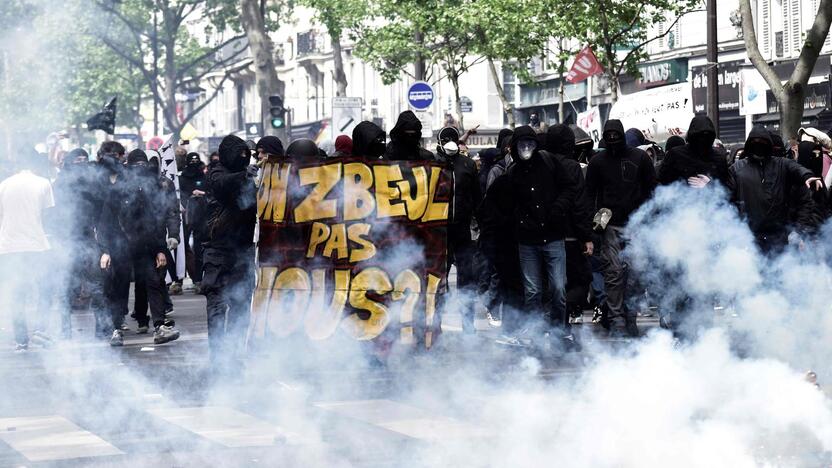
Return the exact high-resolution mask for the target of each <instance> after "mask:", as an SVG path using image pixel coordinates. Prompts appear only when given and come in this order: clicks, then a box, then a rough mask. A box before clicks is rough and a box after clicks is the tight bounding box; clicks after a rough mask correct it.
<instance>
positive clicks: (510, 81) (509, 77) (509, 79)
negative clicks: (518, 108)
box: [503, 66, 517, 103]
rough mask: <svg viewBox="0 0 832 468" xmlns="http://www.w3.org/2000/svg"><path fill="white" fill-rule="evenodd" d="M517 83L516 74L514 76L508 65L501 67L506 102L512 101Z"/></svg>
mask: <svg viewBox="0 0 832 468" xmlns="http://www.w3.org/2000/svg"><path fill="white" fill-rule="evenodd" d="M516 85H517V76H515V74H514V72H513V71H512V70H511V68H509V67H505V66H504V67H503V92H504V93H505V95H506V99H508V102H510V103H514V99H515V95H516V93H515V90H514V88H515V86H516Z"/></svg>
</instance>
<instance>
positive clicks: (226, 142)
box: [219, 135, 251, 172]
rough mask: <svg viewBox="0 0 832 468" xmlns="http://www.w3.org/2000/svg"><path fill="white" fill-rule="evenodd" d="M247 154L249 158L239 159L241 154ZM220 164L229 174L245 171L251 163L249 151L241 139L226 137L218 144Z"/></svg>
mask: <svg viewBox="0 0 832 468" xmlns="http://www.w3.org/2000/svg"><path fill="white" fill-rule="evenodd" d="M244 151H245V152H247V154H249V157H248V158H246V157H240V155H241V154H242V153H243V152H244ZM219 154H220V164H222V165H223V167H225V168H226V169H228V170H229V171H231V172H240V171H243V170H245V168H246V167H247V166H248V165H249V162H250V161H251V150H249V149H248V145H247V144H246V142H245V141H243V139H242V138H240V137H238V136H236V135H227V136H226V137H225V138H223V139H222V141H221V142H220V147H219Z"/></svg>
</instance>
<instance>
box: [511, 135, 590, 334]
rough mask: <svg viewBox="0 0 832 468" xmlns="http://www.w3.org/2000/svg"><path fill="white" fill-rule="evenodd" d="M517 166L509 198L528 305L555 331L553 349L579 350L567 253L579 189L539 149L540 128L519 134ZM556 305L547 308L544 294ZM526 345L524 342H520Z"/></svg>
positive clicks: (513, 167)
mask: <svg viewBox="0 0 832 468" xmlns="http://www.w3.org/2000/svg"><path fill="white" fill-rule="evenodd" d="M510 154H511V157H512V159H513V163H512V164H511V165H510V166H509V167H508V168H507V170H506V174H505V176H506V177H507V178H508V184H509V199H510V203H511V212H512V213H513V221H514V228H515V235H516V238H517V242H518V252H519V256H520V272H521V275H522V279H523V288H524V299H525V300H524V303H525V308H526V310H527V312H535V313H542V314H543V317H544V318H545V320H546V322H547V324H548V326H549V327H551V333H552V335H551V336H550V339H552V338H553V339H554V341H553V342H552V343H549V344H551V345H552V346H554V347H556V348H557V349H566V350H577V349H579V345H578V343H577V341H576V340H575V339H574V336H572V335H571V334H570V333H569V332H568V330H567V329H566V326H567V324H568V320H567V315H566V300H565V291H564V289H565V286H566V251H565V247H564V238H565V237H566V226H567V224H568V221H567V220H568V215H569V213H570V211H571V210H572V207H573V203H574V200H575V196H576V191H577V188H576V187H575V184H574V182H573V180H572V178H571V177H570V175H569V173H568V172H567V171H566V169H564V167H563V164H561V162H560V161H558V159H557V158H556V157H555V156H554V155H552V154H550V153H548V152H546V151H544V150H543V148H540V147H539V146H538V140H537V138H536V134H535V131H534V129H532V128H531V127H528V126H523V127H518V128H517V129H515V130H514V136H513V137H512V140H511V153H510ZM547 288H548V291H549V295H550V297H551V299H552V300H551V305H550V306H549V307H546V308H545V309H544V301H543V297H544V293H545V292H546V291H547ZM514 339H515V340H519V341H520V342H521V343H522V342H523V341H524V340H525V338H523V337H515V338H514Z"/></svg>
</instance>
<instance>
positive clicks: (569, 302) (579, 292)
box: [546, 124, 594, 329]
mask: <svg viewBox="0 0 832 468" xmlns="http://www.w3.org/2000/svg"><path fill="white" fill-rule="evenodd" d="M546 151H548V152H549V153H551V154H553V155H554V156H555V157H556V158H557V159H558V161H559V162H560V163H561V164H562V165H563V168H564V170H565V171H566V173H567V174H568V175H569V177H570V179H571V180H572V184H573V185H574V186H575V192H576V195H575V201H574V204H573V208H572V209H571V210H570V211H569V212H568V213H567V216H566V226H565V228H566V230H565V234H566V237H565V244H564V245H565V250H566V310H567V313H568V317H569V318H570V319H571V320H572V321H573V322H575V323H581V322H582V321H583V306H584V304H585V303H586V298H587V294H588V293H589V285H590V283H591V282H592V269H591V267H590V264H589V259H588V256H591V255H592V254H593V252H594V245H593V243H592V215H593V214H594V213H593V210H592V204H591V203H590V201H589V199H588V198H587V196H586V187H585V182H584V174H583V170H582V169H581V165H580V163H578V159H577V155H576V153H575V134H574V133H573V132H572V129H570V128H569V127H568V126H566V125H562V124H558V125H553V126H551V127H549V130H547V132H546ZM564 327H565V328H567V329H568V327H569V323H568V322H567V323H566V324H564Z"/></svg>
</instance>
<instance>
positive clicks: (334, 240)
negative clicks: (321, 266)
mask: <svg viewBox="0 0 832 468" xmlns="http://www.w3.org/2000/svg"><path fill="white" fill-rule="evenodd" d="M333 251H337V252H338V256H337V257H336V258H338V259H339V260H343V259H345V258H347V257H348V256H349V249H348V248H347V227H346V225H344V223H338V224H335V225H333V226H332V233H331V234H330V236H329V240H327V241H326V244H325V245H324V251H323V252H322V253H321V255H323V256H324V257H330V258H331V257H332V252H333Z"/></svg>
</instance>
